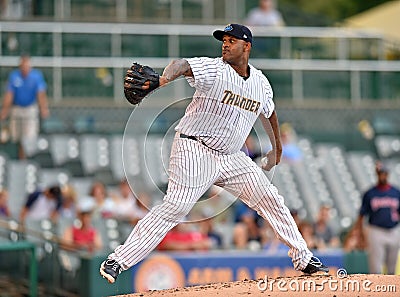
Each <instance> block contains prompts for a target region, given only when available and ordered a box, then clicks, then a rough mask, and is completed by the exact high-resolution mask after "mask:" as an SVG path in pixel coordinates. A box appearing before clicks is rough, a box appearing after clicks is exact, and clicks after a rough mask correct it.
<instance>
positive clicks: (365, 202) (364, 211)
mask: <svg viewBox="0 0 400 297" xmlns="http://www.w3.org/2000/svg"><path fill="white" fill-rule="evenodd" d="M368 193H369V191H368V192H366V193H365V194H364V196H363V198H362V202H361V208H360V212H359V214H360V215H362V216H365V215H368V214H369V213H370V212H371V204H370V198H369V194H368Z"/></svg>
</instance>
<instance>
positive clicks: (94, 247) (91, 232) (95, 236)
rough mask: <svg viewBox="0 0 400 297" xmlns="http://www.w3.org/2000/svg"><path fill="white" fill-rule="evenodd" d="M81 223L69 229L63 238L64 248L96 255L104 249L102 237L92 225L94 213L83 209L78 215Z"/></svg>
mask: <svg viewBox="0 0 400 297" xmlns="http://www.w3.org/2000/svg"><path fill="white" fill-rule="evenodd" d="M78 219H79V223H78V224H77V225H72V226H70V227H69V228H67V229H66V230H65V232H64V234H63V237H62V243H63V247H64V248H66V249H72V250H81V251H86V252H90V253H95V252H97V251H99V250H101V249H102V246H103V243H102V240H101V236H100V234H99V232H98V231H97V230H96V228H95V227H93V225H92V211H91V210H90V209H83V210H81V211H79V213H78Z"/></svg>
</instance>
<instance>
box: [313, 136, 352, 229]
mask: <svg viewBox="0 0 400 297" xmlns="http://www.w3.org/2000/svg"><path fill="white" fill-rule="evenodd" d="M316 153H317V157H318V158H320V160H321V163H322V166H321V170H322V173H323V176H324V178H325V181H326V183H327V185H328V188H329V190H330V192H331V196H332V197H333V202H334V208H335V209H337V211H338V215H339V217H340V219H341V225H342V226H341V227H343V228H347V227H349V226H350V224H351V223H352V221H353V220H354V219H355V218H356V216H357V213H358V207H359V192H358V190H357V188H356V185H355V183H354V181H353V178H352V176H351V174H350V171H349V169H348V167H347V164H346V163H345V158H344V153H343V150H342V149H341V148H340V147H339V146H337V145H334V144H333V145H330V144H320V145H318V146H317V148H316Z"/></svg>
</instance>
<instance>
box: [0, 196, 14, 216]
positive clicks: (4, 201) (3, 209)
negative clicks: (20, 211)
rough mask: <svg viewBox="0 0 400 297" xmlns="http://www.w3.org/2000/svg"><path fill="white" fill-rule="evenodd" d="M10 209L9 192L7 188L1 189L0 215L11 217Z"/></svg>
mask: <svg viewBox="0 0 400 297" xmlns="http://www.w3.org/2000/svg"><path fill="white" fill-rule="evenodd" d="M10 215H11V214H10V209H9V207H8V192H7V191H6V190H1V191H0V217H3V218H9V217H10Z"/></svg>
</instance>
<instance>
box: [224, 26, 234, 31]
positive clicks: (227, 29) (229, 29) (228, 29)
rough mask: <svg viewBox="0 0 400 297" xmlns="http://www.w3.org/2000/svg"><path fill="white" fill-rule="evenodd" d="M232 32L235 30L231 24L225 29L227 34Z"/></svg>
mask: <svg viewBox="0 0 400 297" xmlns="http://www.w3.org/2000/svg"><path fill="white" fill-rule="evenodd" d="M232 30H233V27H232V25H231V24H229V25H228V26H226V27H225V29H224V31H225V32H229V31H232Z"/></svg>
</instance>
